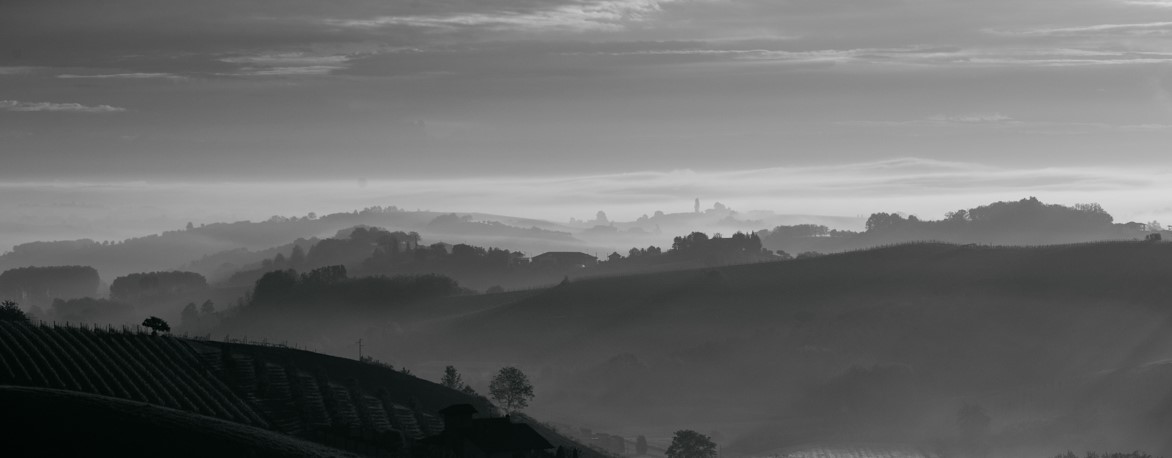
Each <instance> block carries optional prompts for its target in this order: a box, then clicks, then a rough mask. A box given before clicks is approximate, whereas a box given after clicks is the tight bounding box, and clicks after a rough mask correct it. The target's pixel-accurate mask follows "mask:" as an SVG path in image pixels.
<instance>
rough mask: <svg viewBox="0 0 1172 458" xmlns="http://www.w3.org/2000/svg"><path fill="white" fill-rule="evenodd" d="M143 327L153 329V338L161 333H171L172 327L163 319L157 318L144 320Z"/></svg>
mask: <svg viewBox="0 0 1172 458" xmlns="http://www.w3.org/2000/svg"><path fill="white" fill-rule="evenodd" d="M142 325H143V327H146V328H151V335H152V336H157V335H159V332H160V331H162V332H171V325H169V324H167V322H166V321H163V319H162V318H159V317H157V316H152V317H150V318H147V319H145V320H142Z"/></svg>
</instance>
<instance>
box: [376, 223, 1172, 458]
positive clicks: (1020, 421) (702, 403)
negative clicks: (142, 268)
mask: <svg viewBox="0 0 1172 458" xmlns="http://www.w3.org/2000/svg"><path fill="white" fill-rule="evenodd" d="M1169 293H1172V244H1161V243H1155V244H1153V243H1133V242H1118V243H1098V244H1079V245H1061V246H1050V247H1036V248H1014V247H983V246H957V245H948V244H909V245H900V246H893V247H888V248H882V249H875V250H868V251H859V252H852V253H846V254H842V255H834V256H825V257H820V258H813V259H807V260H799V261H787V262H778V263H767V264H755V265H744V266H733V267H725V268H716V269H705V270H694V271H685V272H673V273H662V274H651V275H638V276H629V277H618V278H606V279H587V280H581V281H572V282H570V283H568V284H565V285H561V286H558V287H555V288H551V289H548V290H545V291H542V292H539V293H536V294H532V295H530V296H528V297H524V298H519V299H518V300H516V301H514V302H511V303H508V304H503V305H498V306H494V307H484V308H478V310H479V311H477V312H474V313H468V314H462V315H458V316H457V315H451V316H450V317H449V318H447V319H444V318H442V317H433V318H432V319H431V320H429V321H428V322H427V323H426V324H421V325H416V326H414V327H412V328H409V329H407V330H405V331H402V332H398V333H393V334H391V335H388V336H386V337H385V339H384V340H381V341H376V342H374V349H375V350H374V351H376V352H379V351H381V352H384V353H385V354H388V355H390V356H388V357H390V358H392V359H394V360H396V361H403V362H404V364H419V365H428V364H429V363H428V361H452V360H457V361H459V360H463V361H481V362H491V363H492V364H497V365H502V364H517V365H520V366H522V367H524V368H527V369H529V371H530V372H531V373H535V374H537V376H536V383H537V385H538V386H539V388H540V392H539V396H538V401H537V404H535V405H534V413H535V414H536V415H538V416H542V417H546V418H550V419H554V420H558V421H564V422H567V423H575V422H576V423H577V424H588V425H594V426H596V427H597V428H611V429H613V430H616V431H629V432H631V433H633V434H637V433H640V432H641V431H648V432H653V433H663V432H664V431H665V430H666V431H670V429H672V428H679V427H698V428H711V429H715V430H723V431H724V432H725V433H726V434H724V435H725V436H728V437H729V439H728V443H729V444H730V445H731V446H734V448H735V449H737V450H741V451H746V452H752V451H754V450H758V451H760V450H769V449H775V448H778V447H782V446H785V445H786V444H794V443H798V442H801V441H806V440H817V439H825V438H835V437H849V438H855V439H859V438H861V439H868V438H875V437H880V438H884V439H890V438H893V437H895V438H901V439H903V440H907V441H931V440H938V439H939V438H941V437H953V436H955V435H956V434H957V433H956V429H955V426H954V424H955V421H954V418H953V416H954V415H955V413H956V411H957V409H958V408H959V407H960V406H961V405H962V404H963V403H964V402H970V401H971V402H984V401H982V399H988V398H989V397H990V396H993V395H994V394H997V393H1006V392H1015V390H1017V391H1016V392H1023V390H1026V388H1024V387H1034V386H1037V387H1045V386H1052V385H1053V384H1054V383H1058V382H1061V381H1063V380H1068V379H1076V378H1085V377H1087V376H1088V375H1087V374H1095V373H1102V372H1104V371H1111V370H1114V369H1119V368H1128V367H1135V366H1137V365H1141V364H1143V363H1146V362H1149V361H1154V360H1159V359H1165V358H1169V357H1172V333H1169V332H1168V331H1169V330H1172V313H1170V312H1172V295H1170V294H1169ZM462 300H464V301H467V303H468V304H469V308H470V309H477V307H475V304H476V301H477V298H475V297H472V298H464V299H462ZM400 348H403V349H410V351H409V352H397V351H396V349H400ZM376 354H377V353H376ZM1158 377H1166V376H1164V375H1160V376H1158ZM1148 380H1149V381H1150V380H1152V379H1148ZM1156 380H1164V378H1157V379H1156ZM1121 390H1122V391H1126V390H1127V385H1126V383H1123V384H1120V383H1114V382H1113V383H1112V384H1110V385H1109V386H1106V385H1104V386H1101V387H1099V389H1098V391H1091V392H1084V391H1078V392H1073V391H1072V392H1064V393H1066V395H1067V397H1064V398H1056V399H1052V400H1051V401H1052V402H1051V403H1050V404H1048V405H1043V404H1042V403H1041V402H1033V401H1031V400H1030V399H1024V400H1023V401H1022V402H1023V403H1022V404H1018V405H1015V406H1014V409H1015V412H1014V413H1010V412H1009V411H994V412H991V414H992V415H993V417H994V418H995V423H994V431H996V432H998V433H1000V432H1002V431H1004V432H1005V434H1009V432H1010V431H1015V430H1019V429H1021V428H1026V429H1029V428H1034V427H1036V426H1037V425H1038V424H1039V423H1038V422H1042V423H1045V424H1054V422H1055V421H1058V420H1056V419H1059V418H1068V417H1069V416H1071V415H1075V416H1078V415H1090V414H1088V413H1087V412H1086V411H1084V410H1080V409H1078V408H1077V407H1079V406H1081V405H1083V404H1084V403H1085V402H1091V401H1094V402H1099V401H1102V402H1105V403H1107V405H1108V406H1111V405H1112V404H1111V402H1110V400H1111V399H1114V398H1113V396H1116V394H1118V392H1119V391H1121ZM1166 394H1167V393H1166V392H1164V391H1163V390H1162V389H1160V388H1151V387H1149V388H1147V391H1145V392H1144V396H1146V397H1144V398H1145V399H1149V400H1152V401H1153V402H1155V401H1159V400H1160V399H1161V396H1164V395H1166ZM1084 397H1091V398H1089V399H1087V398H1084ZM989 402H990V403H992V401H989ZM1096 405H1097V404H1096ZM571 412H572V413H571ZM1116 414H1118V415H1121V416H1123V417H1125V418H1131V419H1135V418H1138V416H1140V415H1146V413H1145V410H1144V409H1143V408H1139V407H1135V406H1132V407H1129V408H1128V409H1123V410H1119V411H1118V412H1116ZM1080 420H1085V421H1084V423H1086V424H1084V425H1083V426H1082V427H1085V428H1090V431H1100V432H1102V434H1099V435H1097V436H1096V435H1088V436H1084V437H1081V438H1080V439H1079V440H1087V441H1094V440H1103V441H1107V442H1110V441H1112V440H1116V439H1118V440H1124V438H1125V436H1126V439H1127V440H1132V441H1133V442H1134V441H1135V440H1142V438H1140V439H1135V438H1133V437H1131V436H1130V435H1127V434H1123V432H1122V431H1118V430H1117V429H1116V430H1110V432H1104V431H1108V430H1105V429H1096V428H1100V427H1102V428H1106V427H1107V425H1108V423H1109V422H1108V423H1097V422H1102V421H1105V420H1103V417H1101V416H1093V415H1092V416H1091V417H1089V418H1082V417H1080ZM761 425H766V426H761ZM1088 425H1089V426H1088ZM1067 426H1069V425H1066V426H1055V428H1058V429H1059V430H1061V429H1062V428H1066V427H1067ZM1065 431H1066V433H1069V432H1070V431H1069V430H1065ZM1004 437H1009V436H1004ZM1037 437H1043V436H1041V435H1039V436H1037ZM1045 437H1050V436H1049V435H1045ZM1006 440H1008V439H1006ZM1124 441H1125V442H1127V441H1126V440H1124ZM1128 443H1132V442H1128ZM1095 444H1098V442H1095V443H1093V444H1088V446H1090V445H1095ZM1075 445H1077V444H1067V445H1063V446H1062V447H1073V446H1075ZM1115 445H1117V444H1115V443H1113V442H1112V443H1109V444H1106V445H1102V447H1109V446H1115ZM1122 445H1123V446H1124V447H1125V448H1126V447H1131V445H1127V444H1122Z"/></svg>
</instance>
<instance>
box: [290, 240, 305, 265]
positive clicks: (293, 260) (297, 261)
mask: <svg viewBox="0 0 1172 458" xmlns="http://www.w3.org/2000/svg"><path fill="white" fill-rule="evenodd" d="M304 263H305V249H304V248H301V245H293V252H292V253H289V265H290V266H293V267H301V264H304Z"/></svg>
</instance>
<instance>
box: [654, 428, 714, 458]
mask: <svg viewBox="0 0 1172 458" xmlns="http://www.w3.org/2000/svg"><path fill="white" fill-rule="evenodd" d="M666 454H667V458H713V457H715V456H716V443H715V442H712V438H710V437H708V436H705V435H703V434H700V433H698V432H695V431H692V430H690V429H682V430H679V431H676V432H675V435H674V436H673V437H672V438H671V445H670V446H668V447H667V453H666Z"/></svg>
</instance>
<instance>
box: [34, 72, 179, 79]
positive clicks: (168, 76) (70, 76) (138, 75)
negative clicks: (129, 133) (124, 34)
mask: <svg viewBox="0 0 1172 458" xmlns="http://www.w3.org/2000/svg"><path fill="white" fill-rule="evenodd" d="M57 77H58V78H62V79H90V78H92V79H132V80H137V79H155V78H160V79H175V80H179V79H186V78H185V77H183V76H180V75H176V74H174V73H110V74H95V75H75V74H72V73H63V74H60V75H57Z"/></svg>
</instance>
